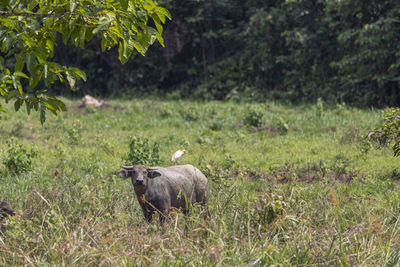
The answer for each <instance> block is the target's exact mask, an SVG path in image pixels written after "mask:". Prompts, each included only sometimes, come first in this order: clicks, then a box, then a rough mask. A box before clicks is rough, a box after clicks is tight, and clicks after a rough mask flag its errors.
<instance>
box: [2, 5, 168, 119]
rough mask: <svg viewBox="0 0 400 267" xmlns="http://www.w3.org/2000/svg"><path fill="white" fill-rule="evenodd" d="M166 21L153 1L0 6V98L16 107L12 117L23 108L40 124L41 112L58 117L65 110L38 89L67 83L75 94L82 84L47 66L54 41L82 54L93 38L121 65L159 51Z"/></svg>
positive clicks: (73, 72) (76, 73)
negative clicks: (115, 48) (134, 55)
mask: <svg viewBox="0 0 400 267" xmlns="http://www.w3.org/2000/svg"><path fill="white" fill-rule="evenodd" d="M166 18H169V19H170V18H171V16H170V14H169V12H168V11H167V10H166V9H164V8H162V7H160V6H157V5H156V4H155V3H154V2H153V1H152V0H121V1H118V0H67V1H65V0H31V1H20V0H0V50H1V53H0V95H1V97H3V98H4V99H5V102H6V103H8V102H9V101H10V100H14V101H15V102H14V107H15V111H18V110H19V109H20V108H21V106H22V105H23V104H24V103H25V105H26V109H27V112H28V114H29V113H30V111H31V109H32V108H33V109H35V110H36V111H39V119H40V121H41V122H42V123H43V122H44V121H45V119H46V117H45V112H46V110H50V111H51V112H53V113H54V114H57V112H58V111H61V110H65V105H64V103H63V102H61V101H60V100H59V99H57V98H55V97H52V96H48V95H46V94H45V92H46V91H45V90H43V89H42V88H40V89H38V88H37V87H39V85H41V86H42V84H44V86H45V87H50V86H51V85H52V84H54V83H55V82H56V81H59V82H64V81H67V82H68V84H69V86H70V88H71V89H72V90H75V85H76V81H77V80H79V79H82V80H84V81H86V74H85V73H84V72H83V71H82V70H80V69H78V68H73V67H68V66H62V65H60V64H59V63H57V62H53V61H51V58H52V57H53V56H54V46H55V45H56V38H57V35H61V37H62V40H63V42H64V43H65V44H66V43H67V42H68V41H71V42H72V43H73V44H74V45H75V46H77V47H78V46H79V47H81V48H83V47H84V45H85V43H87V42H89V41H90V40H91V39H92V38H93V36H94V35H97V36H99V38H100V39H101V49H102V51H105V50H106V49H110V48H111V47H113V46H118V55H119V57H118V58H119V60H120V61H121V62H122V63H126V62H127V61H128V59H129V58H130V57H131V56H132V53H133V52H134V50H136V51H137V52H139V53H140V54H142V55H144V54H145V53H146V51H147V49H148V47H149V46H150V45H151V44H153V43H154V42H155V41H156V40H157V41H158V42H159V43H160V44H161V45H162V46H164V40H163V38H162V32H163V24H164V23H165V20H166ZM149 20H151V21H152V23H151V25H154V27H151V26H149V25H148V21H149ZM2 111H4V110H3V109H2V106H1V104H0V112H2ZM0 114H1V113H0Z"/></svg>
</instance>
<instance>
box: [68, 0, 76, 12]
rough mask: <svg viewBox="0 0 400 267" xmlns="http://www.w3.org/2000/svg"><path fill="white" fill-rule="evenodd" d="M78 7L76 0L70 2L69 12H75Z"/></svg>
mask: <svg viewBox="0 0 400 267" xmlns="http://www.w3.org/2000/svg"><path fill="white" fill-rule="evenodd" d="M76 6H77V4H76V0H69V11H70V12H74V10H75V8H76Z"/></svg>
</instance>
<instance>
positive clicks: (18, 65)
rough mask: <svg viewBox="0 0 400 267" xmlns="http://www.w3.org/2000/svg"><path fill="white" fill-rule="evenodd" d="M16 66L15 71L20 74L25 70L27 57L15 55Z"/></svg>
mask: <svg viewBox="0 0 400 267" xmlns="http://www.w3.org/2000/svg"><path fill="white" fill-rule="evenodd" d="M15 59H16V62H15V65H14V71H16V72H20V71H22V69H23V68H24V65H25V56H24V55H22V54H21V53H19V54H17V55H15Z"/></svg>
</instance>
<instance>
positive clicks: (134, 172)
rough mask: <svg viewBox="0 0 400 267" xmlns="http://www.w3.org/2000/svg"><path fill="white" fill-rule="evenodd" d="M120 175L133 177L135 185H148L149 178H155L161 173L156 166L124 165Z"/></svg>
mask: <svg viewBox="0 0 400 267" xmlns="http://www.w3.org/2000/svg"><path fill="white" fill-rule="evenodd" d="M121 168H122V169H121V170H120V171H119V172H118V175H119V176H120V177H123V178H129V177H130V178H131V181H132V184H133V185H134V186H136V185H138V186H140V185H144V186H146V185H147V178H155V177H157V176H160V175H161V173H160V172H159V171H158V170H157V169H156V168H149V167H147V166H144V165H133V166H122V167H121Z"/></svg>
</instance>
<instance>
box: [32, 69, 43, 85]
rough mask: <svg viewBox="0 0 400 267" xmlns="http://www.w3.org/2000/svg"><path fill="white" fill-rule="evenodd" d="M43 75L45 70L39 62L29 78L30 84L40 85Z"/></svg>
mask: <svg viewBox="0 0 400 267" xmlns="http://www.w3.org/2000/svg"><path fill="white" fill-rule="evenodd" d="M42 75H43V72H42V70H41V66H40V65H39V64H37V65H36V66H35V68H34V69H33V70H32V72H31V77H30V79H29V86H30V87H32V88H35V87H36V86H37V85H38V83H39V81H40V79H41V78H42Z"/></svg>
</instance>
